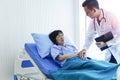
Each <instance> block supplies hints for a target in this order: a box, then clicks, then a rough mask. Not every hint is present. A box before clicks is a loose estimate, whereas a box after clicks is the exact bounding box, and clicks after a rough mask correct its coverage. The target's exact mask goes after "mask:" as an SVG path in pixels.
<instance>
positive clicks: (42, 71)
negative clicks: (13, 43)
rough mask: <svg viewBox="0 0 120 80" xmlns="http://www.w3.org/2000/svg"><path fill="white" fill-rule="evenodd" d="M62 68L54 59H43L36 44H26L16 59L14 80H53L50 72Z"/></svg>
mask: <svg viewBox="0 0 120 80" xmlns="http://www.w3.org/2000/svg"><path fill="white" fill-rule="evenodd" d="M59 68H60V67H59V66H58V65H57V64H56V63H54V61H53V60H52V58H50V57H46V58H44V59H43V58H41V57H40V56H39V55H38V51H37V47H36V44H35V43H26V44H25V49H23V50H22V52H20V53H18V54H17V56H16V59H15V68H14V69H15V70H14V80H52V77H51V75H50V74H49V70H58V69H59ZM117 77H118V78H117V80H120V67H119V68H118V70H117Z"/></svg>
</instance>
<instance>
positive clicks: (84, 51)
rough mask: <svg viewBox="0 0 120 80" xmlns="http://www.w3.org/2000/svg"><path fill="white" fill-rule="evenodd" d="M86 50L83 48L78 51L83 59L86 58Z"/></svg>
mask: <svg viewBox="0 0 120 80" xmlns="http://www.w3.org/2000/svg"><path fill="white" fill-rule="evenodd" d="M85 55H86V50H85V49H83V50H81V51H80V52H79V53H78V56H79V57H81V58H82V59H86V56H85Z"/></svg>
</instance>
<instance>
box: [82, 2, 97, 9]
mask: <svg viewBox="0 0 120 80" xmlns="http://www.w3.org/2000/svg"><path fill="white" fill-rule="evenodd" d="M82 6H83V7H85V6H87V8H88V9H90V10H92V9H93V8H97V9H99V3H98V1H97V0H85V1H84V2H83V4H82Z"/></svg>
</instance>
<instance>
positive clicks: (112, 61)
mask: <svg viewBox="0 0 120 80" xmlns="http://www.w3.org/2000/svg"><path fill="white" fill-rule="evenodd" d="M109 62H110V63H117V61H116V59H115V58H114V56H113V55H112V54H111V59H110V61H109Z"/></svg>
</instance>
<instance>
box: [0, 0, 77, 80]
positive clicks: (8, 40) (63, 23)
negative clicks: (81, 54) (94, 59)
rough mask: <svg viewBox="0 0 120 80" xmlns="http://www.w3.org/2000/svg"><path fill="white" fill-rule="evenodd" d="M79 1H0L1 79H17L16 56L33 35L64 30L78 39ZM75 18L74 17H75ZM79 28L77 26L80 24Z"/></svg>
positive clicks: (30, 40)
mask: <svg viewBox="0 0 120 80" xmlns="http://www.w3.org/2000/svg"><path fill="white" fill-rule="evenodd" d="M74 1H76V0H0V32H1V33H0V37H1V38H0V46H1V47H0V79H1V80H13V71H14V59H15V55H16V54H17V53H18V52H19V51H20V49H21V48H23V47H24V43H25V42H33V40H32V37H31V35H30V33H32V32H39V33H49V32H51V31H52V30H54V29H62V30H63V31H64V33H65V34H69V35H70V36H71V37H72V38H74V27H75V25H76V24H77V23H75V24H74V20H76V19H77V18H75V12H76V10H74V8H75V7H73V5H74V6H75V4H76V2H75V3H74ZM73 15H74V16H73ZM76 26H77V25H76Z"/></svg>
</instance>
